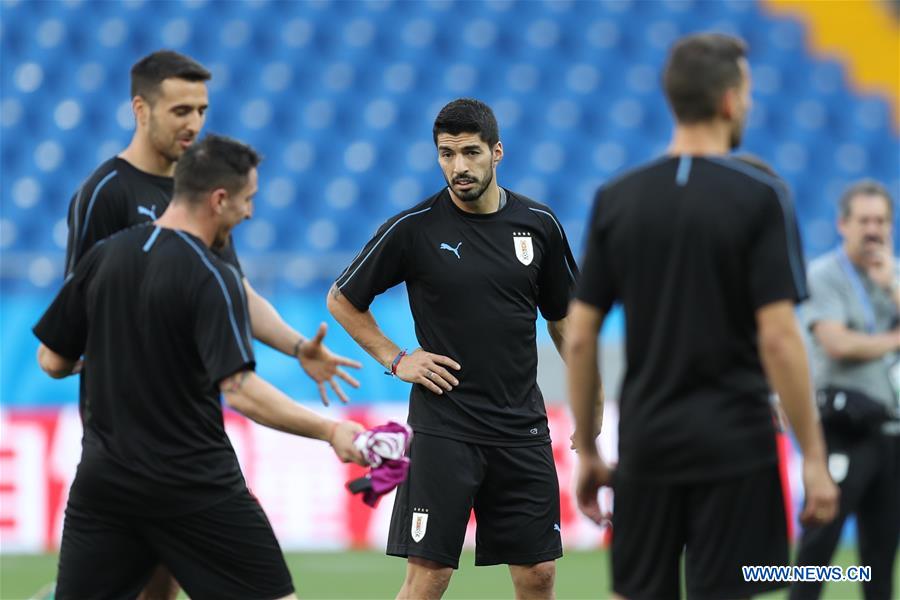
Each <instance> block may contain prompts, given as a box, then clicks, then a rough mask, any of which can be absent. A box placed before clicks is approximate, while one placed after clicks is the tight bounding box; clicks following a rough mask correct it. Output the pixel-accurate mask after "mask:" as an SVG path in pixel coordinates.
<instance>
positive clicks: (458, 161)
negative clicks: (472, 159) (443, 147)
mask: <svg viewBox="0 0 900 600" xmlns="http://www.w3.org/2000/svg"><path fill="white" fill-rule="evenodd" d="M468 171H469V165H468V163H467V162H466V158H465V157H464V156H463V155H462V154H457V155H456V156H455V157H454V158H453V172H454V173H456V174H457V175H463V174H464V173H467V172H468Z"/></svg>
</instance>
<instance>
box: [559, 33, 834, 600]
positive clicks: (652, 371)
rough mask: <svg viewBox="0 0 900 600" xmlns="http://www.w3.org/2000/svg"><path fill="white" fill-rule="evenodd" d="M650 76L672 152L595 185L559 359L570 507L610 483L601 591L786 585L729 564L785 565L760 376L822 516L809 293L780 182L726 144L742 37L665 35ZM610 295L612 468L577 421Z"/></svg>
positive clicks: (830, 495)
mask: <svg viewBox="0 0 900 600" xmlns="http://www.w3.org/2000/svg"><path fill="white" fill-rule="evenodd" d="M663 79H664V86H665V91H666V95H667V96H668V100H669V104H670V105H671V107H672V110H673V112H674V113H675V118H676V121H677V125H676V128H675V132H674V136H673V140H672V143H671V146H670V148H669V151H668V154H667V155H666V156H663V157H662V158H660V159H657V160H655V161H653V162H651V163H649V164H646V165H644V166H642V167H640V168H638V169H637V170H635V171H632V172H630V173H628V174H626V175H624V176H622V177H620V178H618V179H616V180H614V181H612V182H609V183H607V184H606V185H604V186H603V187H602V188H601V189H600V190H599V191H598V193H597V198H596V200H595V204H594V208H593V214H592V216H591V219H590V222H589V225H588V227H589V229H588V231H587V234H586V240H587V253H586V257H585V260H584V263H583V270H582V276H581V280H580V282H579V286H578V292H577V294H576V300H575V301H574V302H573V308H572V310H571V312H570V315H569V320H570V323H569V330H568V336H567V342H568V343H567V347H566V359H567V364H568V377H569V388H570V396H571V398H570V399H571V403H572V410H573V412H574V416H575V426H576V431H577V432H578V435H577V437H576V447H577V449H578V452H579V462H580V464H579V475H578V484H577V486H578V487H577V495H578V502H579V505H580V507H581V508H582V510H583V511H584V512H585V514H586V515H588V516H589V517H590V518H592V519H594V520H595V521H597V522H599V521H600V520H601V515H600V511H599V507H598V503H597V491H598V489H599V488H600V487H601V486H604V485H612V486H613V488H614V491H615V511H614V514H613V532H614V533H613V545H612V567H613V568H612V570H613V591H614V592H615V593H616V594H618V595H620V596H624V597H629V598H660V597H666V598H668V597H678V595H679V590H680V584H679V564H680V560H681V557H682V553H684V554H685V574H686V578H687V582H686V583H687V590H688V596H690V597H702V598H710V597H746V596H749V595H752V594H755V593H760V592H763V591H766V590H768V589H773V588H776V587H780V586H783V585H785V584H784V583H777V582H762V583H752V582H746V581H744V579H743V576H742V571H741V566H743V565H787V564H788V543H787V535H786V528H787V524H786V518H785V511H784V502H783V497H782V487H781V483H780V479H779V473H778V467H777V461H776V450H775V429H774V424H773V419H772V413H771V409H770V405H769V399H768V398H769V394H770V388H769V384H768V383H767V381H766V375H768V378H769V380H770V381H771V383H772V386H773V387H774V388H775V391H777V392H778V394H779V396H780V397H781V400H782V402H783V403H784V408H785V411H786V412H787V414H788V417H789V418H790V421H791V424H792V426H793V429H794V431H795V433H796V436H797V440H798V442H799V444H800V447H801V450H802V452H803V455H804V462H803V481H804V485H805V489H806V495H807V497H806V506H805V508H804V511H803V514H802V515H801V519H802V520H803V521H804V522H805V523H807V524H809V523H825V522H828V521H830V520H831V519H833V518H834V515H835V511H836V507H837V497H838V492H837V488H836V487H835V485H834V483H833V482H832V481H831V479H830V477H829V475H828V470H827V468H826V465H825V449H824V442H823V440H822V432H821V428H820V426H819V423H818V417H817V413H816V410H815V406H814V404H813V402H812V392H811V390H810V382H809V371H808V367H807V362H806V354H805V350H804V347H803V340H802V337H801V333H800V328H799V326H798V324H797V319H796V317H795V315H794V303H795V302H798V301H800V300H802V299H804V298H805V297H806V283H805V275H804V272H803V257H802V255H801V248H800V240H799V235H798V231H797V225H796V222H795V217H794V212H793V208H792V207H791V205H790V203H789V200H788V198H787V192H786V190H785V189H784V187H783V185H782V184H781V183H780V182H779V181H777V180H776V179H773V178H772V177H770V176H768V175H766V174H765V173H763V172H762V171H760V170H758V169H755V168H753V167H748V166H747V165H745V164H744V163H742V162H740V161H738V160H735V159H733V158H729V157H727V153H728V152H729V150H731V149H733V148H735V147H736V146H737V145H738V144H739V143H740V139H741V134H742V131H743V127H744V122H745V118H746V115H747V113H748V111H749V109H750V73H749V67H748V64H747V60H746V59H745V47H744V44H743V42H741V41H740V40H737V39H735V38H732V37H728V36H724V35H716V34H704V35H694V36H689V37H686V38H684V39H682V40H680V41H679V42H677V43H676V44H675V46H674V47H673V48H672V50H671V52H670V54H669V57H668V61H667V64H666V68H665V73H664V78H663ZM615 302H621V303H622V304H623V305H624V309H625V315H626V332H627V334H626V339H627V342H626V343H627V350H626V351H627V363H628V367H627V372H626V375H625V380H624V383H623V387H622V391H621V394H620V421H619V464H618V467H617V469H616V471H615V473H613V471H612V470H611V469H610V468H609V467H608V466H607V465H606V463H604V461H603V460H602V459H601V457H600V456H599V454H598V451H597V447H596V444H595V441H594V438H593V437H592V436H591V435H590V434H589V430H588V429H587V428H585V427H586V425H587V424H588V423H591V422H593V419H594V410H595V408H594V402H593V401H592V399H593V397H594V396H595V395H596V393H597V386H598V385H599V373H598V367H597V365H598V362H597V361H598V351H597V335H598V332H599V331H600V327H601V326H602V324H603V320H604V317H605V316H606V314H607V313H608V312H609V310H610V308H611V307H612V306H613V304H614V303H615Z"/></svg>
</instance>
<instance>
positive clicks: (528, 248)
mask: <svg viewBox="0 0 900 600" xmlns="http://www.w3.org/2000/svg"><path fill="white" fill-rule="evenodd" d="M513 245H514V246H515V249H516V258H518V259H519V262H520V263H522V264H523V265H525V266H526V267H527V266H528V265H530V264H531V261H532V260H534V246H533V245H532V243H531V234H530V233H529V232H527V231H514V232H513Z"/></svg>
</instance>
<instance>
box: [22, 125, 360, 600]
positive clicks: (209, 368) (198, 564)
mask: <svg viewBox="0 0 900 600" xmlns="http://www.w3.org/2000/svg"><path fill="white" fill-rule="evenodd" d="M258 163H259V157H258V155H257V154H256V153H255V152H254V151H253V150H252V149H251V148H249V147H248V146H245V145H244V144H241V143H239V142H235V141H233V140H229V139H227V138H221V137H217V136H209V137H207V138H206V139H204V140H202V141H200V142H198V143H196V144H194V145H192V146H191V147H190V148H189V149H187V150H186V152H185V153H184V155H183V156H182V157H181V159H180V160H179V162H178V166H177V169H176V172H175V190H174V197H173V199H172V203H171V205H170V206H169V208H168V209H167V211H166V212H165V213H164V214H163V215H162V216H161V217H160V218H159V219H158V220H157V221H156V222H155V223H152V224H145V225H138V226H135V227H132V228H130V229H127V230H125V231H122V232H119V233H117V234H114V235H113V236H111V237H109V238H107V239H105V240H103V241H101V242H99V243H97V244H95V245H94V247H93V248H92V249H91V250H90V251H89V252H88V253H87V254H85V255H84V256H83V257H82V259H81V260H80V261H79V262H78V265H77V266H76V267H75V269H74V271H72V272H71V273H70V274H69V276H68V277H67V278H66V281H65V283H64V285H63V288H62V290H61V291H60V292H59V294H58V295H57V297H56V298H55V300H54V301H53V303H52V304H51V306H50V308H49V309H48V310H47V312H46V313H44V315H43V316H42V317H41V320H40V322H39V323H38V324H37V325H36V326H35V328H34V332H35V335H37V337H38V338H39V339H40V340H41V346H40V348H39V353H38V359H39V363H40V365H41V367H42V368H43V369H44V370H45V371H46V372H47V373H49V374H50V375H52V376H53V377H64V376H66V375H68V374H69V373H71V371H72V369H73V368H74V366H75V364H76V362H77V360H78V358H79V357H80V356H84V357H85V363H86V364H87V365H89V366H90V368H89V369H88V370H87V371H86V372H85V373H86V375H85V383H86V392H87V397H88V399H89V403H90V410H88V411H86V412H85V417H84V438H83V440H82V456H81V462H80V463H79V465H78V470H77V472H76V475H75V480H74V482H73V483H72V488H71V491H70V493H69V500H68V505H67V507H66V519H65V524H64V527H63V538H62V545H61V548H60V562H59V575H58V584H57V590H56V597H57V598H60V599H64V598H75V599H82V598H98V597H103V598H126V597H134V596H135V595H137V593H138V592H139V591H140V590H141V589H142V587H143V586H144V585H145V584H146V582H147V580H148V578H149V577H150V574H151V572H152V571H153V569H154V568H155V566H156V565H157V564H158V563H162V564H164V565H165V566H166V567H167V568H168V569H169V570H170V571H171V572H172V573H173V574H174V576H175V577H176V578H177V580H178V581H179V583H180V584H181V585H182V587H183V588H184V590H185V591H186V592H187V593H188V594H189V595H190V596H191V597H192V598H197V599H201V598H217V599H218V598H282V597H286V596H292V594H293V585H292V583H291V577H290V573H289V572H288V569H287V566H286V564H285V562H284V558H283V556H282V554H281V550H280V548H279V546H278V542H277V540H276V539H275V536H274V533H273V532H272V528H271V526H270V524H269V522H268V520H267V519H266V516H265V514H264V513H263V511H262V509H261V508H260V506H259V503H258V502H257V501H256V499H255V498H254V497H253V496H252V494H251V493H250V491H249V490H248V489H247V485H246V483H245V482H244V478H243V476H242V474H241V470H240V466H239V465H238V461H237V457H236V456H235V453H234V450H233V448H232V446H231V443H230V441H229V439H228V436H227V435H226V434H225V430H224V426H223V420H222V406H221V403H220V401H219V394H220V393H221V394H222V395H223V396H224V397H225V401H226V402H227V403H228V405H229V406H231V407H232V408H234V409H236V410H238V411H240V412H242V413H243V414H245V415H247V416H248V417H250V418H251V419H253V420H255V421H257V422H258V423H261V424H263V425H266V426H268V427H272V428H274V429H279V430H281V431H285V432H288V433H292V434H295V435H299V436H304V437H310V438H314V439H320V440H327V441H328V442H329V443H330V444H331V445H332V447H333V448H334V451H335V453H336V454H337V455H338V456H339V457H340V458H341V459H342V460H344V461H348V460H354V461H357V462H360V463H362V462H364V461H363V458H362V456H361V455H360V453H359V452H358V451H357V450H356V449H355V448H354V446H353V436H354V434H355V433H356V432H358V431H361V430H362V427H361V426H360V425H359V424H358V423H353V422H351V421H343V422H337V421H331V420H329V419H325V418H323V417H320V416H318V415H317V414H315V413H313V412H312V411H310V410H308V409H306V408H304V407H302V406H301V405H299V404H296V403H294V402H293V401H292V400H291V399H290V398H288V397H287V396H286V395H284V394H283V393H282V392H281V391H279V390H278V389H277V388H275V387H273V386H272V385H271V384H269V383H267V382H266V381H264V380H263V379H261V378H260V377H258V376H257V375H256V374H255V373H254V368H255V364H256V363H255V360H254V356H253V348H252V345H251V340H250V322H249V320H250V315H249V312H248V307H247V302H246V297H245V290H244V286H243V285H242V282H241V277H240V274H239V273H238V271H237V269H235V268H234V266H233V265H230V264H228V263H227V262H225V261H224V260H222V259H221V258H220V257H219V256H218V255H217V254H216V253H214V252H212V251H211V248H222V246H223V245H225V244H226V243H228V239H229V235H230V231H231V229H232V228H233V227H234V226H236V225H237V224H238V223H240V222H241V221H242V220H244V219H245V218H249V216H250V214H251V212H252V199H253V195H254V194H255V193H256V190H257V171H256V166H257V165H258Z"/></svg>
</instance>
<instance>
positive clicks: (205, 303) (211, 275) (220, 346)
mask: <svg viewBox="0 0 900 600" xmlns="http://www.w3.org/2000/svg"><path fill="white" fill-rule="evenodd" d="M210 262H211V265H212V266H211V268H209V269H208V270H207V271H206V276H205V277H203V278H201V280H200V283H199V284H198V287H197V289H196V290H195V293H194V302H193V308H194V339H195V340H196V342H197V349H198V350H199V353H200V358H201V360H202V361H203V365H204V367H205V368H206V372H207V374H208V375H209V378H210V379H211V380H212V381H213V382H215V383H216V384H218V383H219V382H220V381H222V380H223V379H225V378H226V377H228V376H229V375H233V374H235V373H237V372H238V371H243V370H245V369H251V370H252V369H255V368H256V360H255V358H254V356H253V346H252V345H251V342H250V339H251V337H250V318H249V316H248V312H247V302H246V299H245V298H244V287H243V284H242V283H241V281H240V275H239V274H238V273H237V271H236V270H235V269H234V267H231V266H229V265H226V264H225V263H224V262H222V261H220V260H218V259H213V260H211V261H210Z"/></svg>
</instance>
